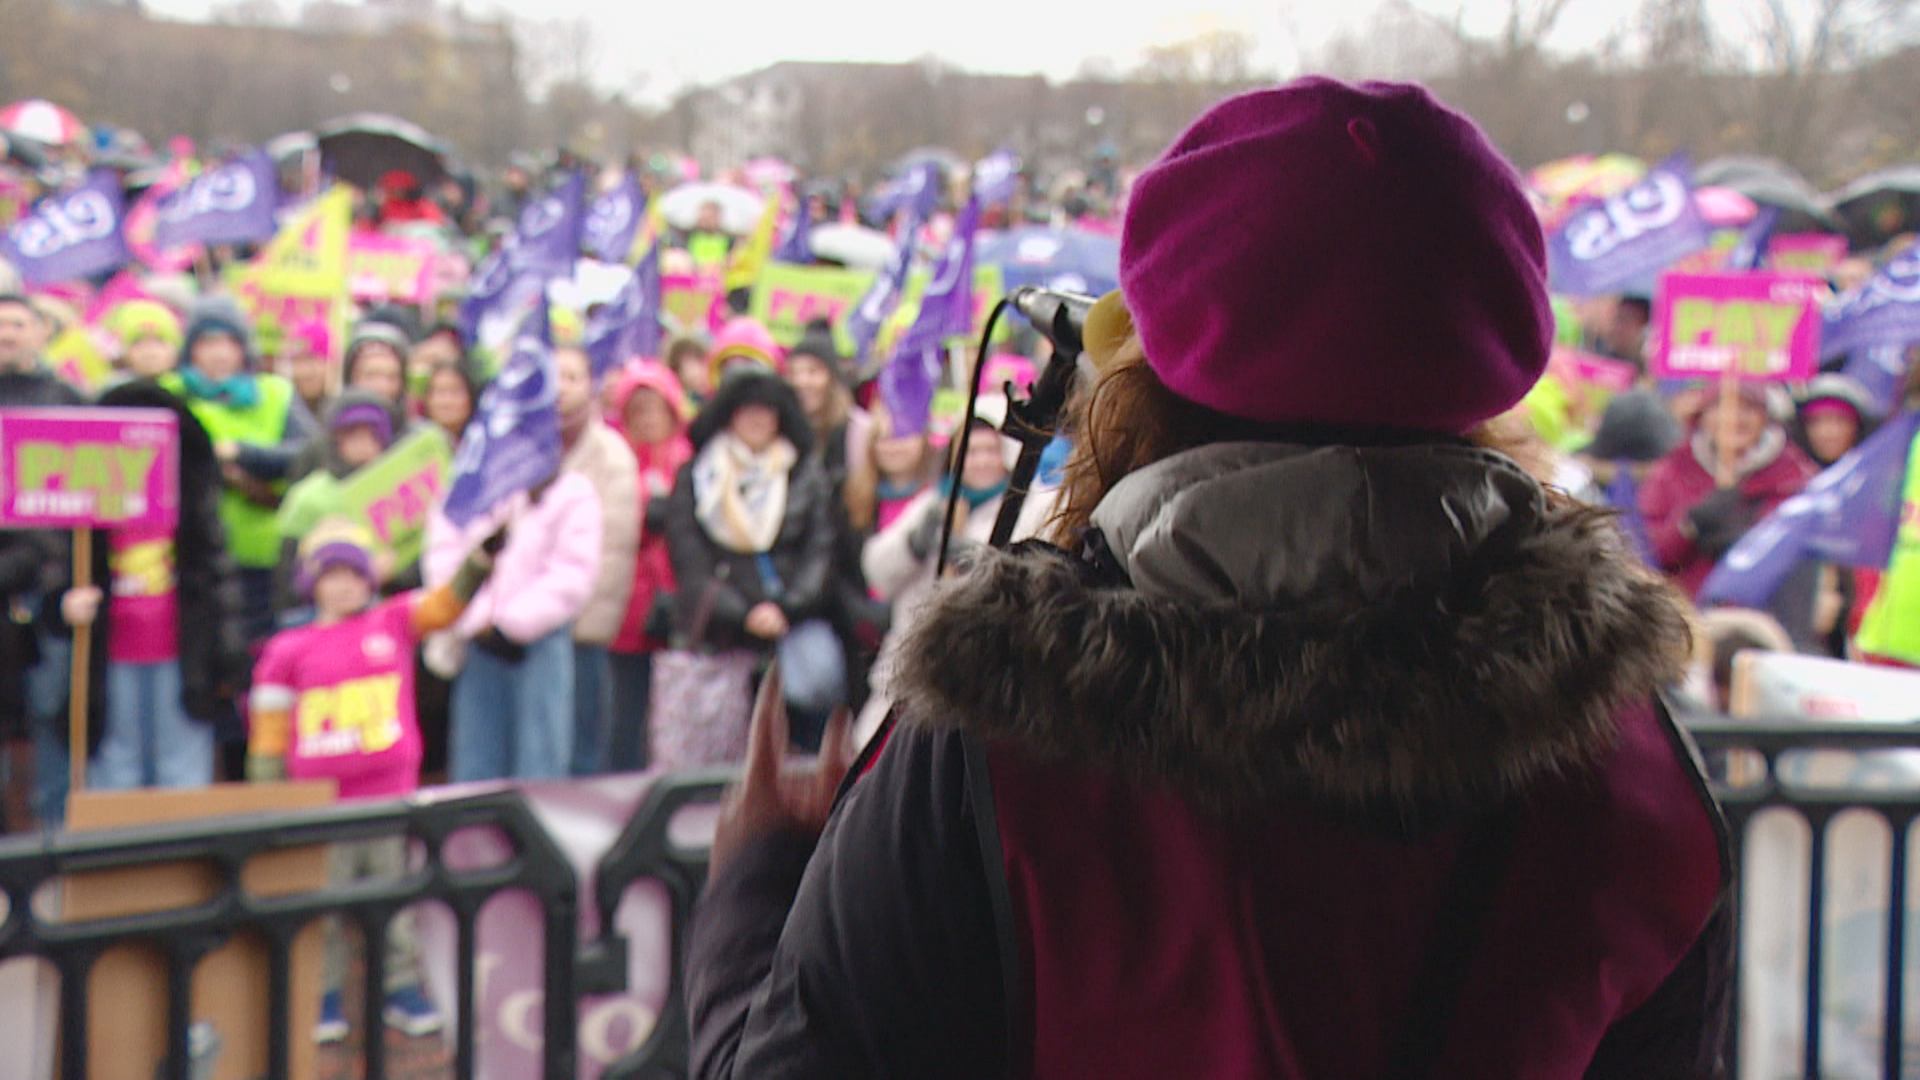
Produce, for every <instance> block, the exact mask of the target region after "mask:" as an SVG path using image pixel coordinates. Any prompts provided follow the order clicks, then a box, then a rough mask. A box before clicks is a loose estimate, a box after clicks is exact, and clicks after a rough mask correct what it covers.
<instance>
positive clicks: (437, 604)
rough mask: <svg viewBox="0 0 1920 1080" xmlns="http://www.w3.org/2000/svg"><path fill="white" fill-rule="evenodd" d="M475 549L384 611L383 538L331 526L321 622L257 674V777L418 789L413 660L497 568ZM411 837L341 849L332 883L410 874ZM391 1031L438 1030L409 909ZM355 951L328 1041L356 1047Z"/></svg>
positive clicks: (391, 954)
mask: <svg viewBox="0 0 1920 1080" xmlns="http://www.w3.org/2000/svg"><path fill="white" fill-rule="evenodd" d="M504 539H505V538H504V535H503V534H495V535H494V536H493V537H492V538H491V539H489V540H488V541H487V542H486V543H484V544H481V545H479V546H478V547H476V548H475V549H474V550H473V552H472V553H471V554H470V555H468V556H467V559H466V561H465V562H464V563H463V564H462V565H461V567H460V571H459V573H457V574H455V575H454V577H453V579H452V581H451V582H449V583H448V584H447V585H444V586H442V587H440V588H438V589H433V590H416V591H414V592H410V593H405V594H402V595H400V596H396V597H394V598H392V599H390V600H386V601H384V602H381V603H377V604H376V603H375V602H374V598H375V595H376V594H375V585H376V578H375V574H374V569H373V565H374V559H373V551H372V537H371V536H370V535H369V534H368V533H367V532H366V530H365V529H363V528H361V527H359V526H356V525H352V524H350V523H346V522H343V521H340V520H338V519H328V520H326V521H323V522H321V523H320V524H319V525H317V526H315V527H314V529H313V531H312V532H311V533H309V534H308V536H307V539H306V541H305V542H304V543H302V544H301V546H300V567H299V588H300V592H301V595H302V597H303V599H305V600H308V601H310V602H311V603H312V604H313V609H314V618H313V621H312V622H311V623H310V624H308V625H305V626H301V627H299V628H296V629H293V630H286V631H282V632H281V633H279V634H276V635H274V637H273V638H272V639H271V640H270V641H268V642H267V647H266V650H265V651H264V652H263V653H262V654H261V656H260V661H259V663H258V664H257V665H256V666H255V667H254V672H253V692H252V697H251V702H252V722H251V731H250V733H249V737H248V743H247V776H248V778H249V779H252V780H256V781H260V780H282V779H288V778H291V779H294V780H308V779H322V778H326V779H332V780H335V781H337V782H338V784H339V797H340V798H341V799H342V800H352V799H382V798H396V797H399V796H403V795H408V794H411V793H412V792H414V791H416V790H418V789H419V787H420V756H421V740H420V728H419V725H418V724H417V723H416V721H415V719H414V705H413V679H414V663H413V654H414V648H415V645H416V644H417V643H418V642H419V641H420V639H421V638H422V637H424V636H426V635H427V634H431V633H434V632H436V631H439V630H443V629H445V628H447V627H449V626H452V625H453V624H454V622H455V621H456V620H457V619H458V618H459V617H460V614H461V612H463V611H465V610H466V606H467V603H468V602H469V601H470V600H472V599H473V596H474V594H475V593H477V592H478V591H479V590H480V587H481V585H482V584H484V583H485V582H486V580H487V577H488V575H489V574H490V573H491V571H492V566H493V555H494V554H495V553H496V552H498V551H499V549H500V546H501V544H502V543H503V542H504ZM406 864H407V849H406V841H405V840H404V839H403V838H398V837H394V838H382V839H378V840H369V841H356V842H351V843H340V844H335V845H334V846H333V849H332V860H331V868H330V871H329V878H330V880H332V882H333V883H334V884H336V885H337V884H345V883H349V882H352V881H358V880H364V879H367V878H391V877H396V876H399V875H401V874H404V873H405V872H406ZM386 947H387V962H386V992H387V1008H386V1016H387V1022H388V1023H389V1024H391V1025H393V1026H394V1027H397V1028H399V1029H400V1030H402V1031H404V1032H405V1033H407V1034H408V1035H425V1034H430V1033H432V1032H434V1031H437V1030H439V1029H440V1026H441V1018H440V1014H439V1013H438V1011H436V1010H435V1008H434V1007H433V1005H432V1003H431V1002H429V1001H428V1000H427V998H426V995H425V994H424V993H422V992H421V989H420V971H419V963H418V959H417V956H416V952H415V947H414V940H413V926H412V922H411V920H410V919H409V918H408V917H407V913H406V912H401V913H399V914H398V915H395V916H394V918H393V919H392V920H391V921H389V922H388V924H387V946H386ZM345 949H346V946H345V942H344V940H343V939H342V937H341V935H340V934H339V933H337V932H336V933H335V934H334V935H333V936H332V938H331V939H330V941H329V945H328V950H327V996H326V999H325V1001H324V1003H323V1005H322V1010H321V1025H320V1037H321V1039H322V1041H329V1040H338V1039H342V1038H345V1036H346V1033H347V1025H346V1014H345V1012H344V1011H343V1009H342V1007H341V999H340V986H341V984H342V981H343V979H344V977H345V971H346V955H345Z"/></svg>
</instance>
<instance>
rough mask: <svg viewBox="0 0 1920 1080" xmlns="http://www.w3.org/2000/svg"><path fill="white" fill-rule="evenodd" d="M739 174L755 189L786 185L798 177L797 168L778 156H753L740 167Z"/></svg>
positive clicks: (762, 189) (763, 189)
mask: <svg viewBox="0 0 1920 1080" xmlns="http://www.w3.org/2000/svg"><path fill="white" fill-rule="evenodd" d="M740 175H741V176H742V177H744V178H746V181H747V183H749V184H752V185H753V186H754V187H755V188H756V189H758V190H761V191H765V190H766V189H768V188H774V187H786V186H787V185H789V184H791V183H793V182H794V181H795V180H798V179H799V178H800V173H799V170H797V169H795V168H794V167H793V166H791V165H789V164H787V163H786V162H784V161H781V160H780V159H779V158H770V157H763V158H754V159H753V160H752V161H749V162H747V163H746V164H745V165H743V166H741V168H740Z"/></svg>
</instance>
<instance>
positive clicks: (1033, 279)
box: [974, 225, 1120, 296]
mask: <svg viewBox="0 0 1920 1080" xmlns="http://www.w3.org/2000/svg"><path fill="white" fill-rule="evenodd" d="M974 259H975V261H976V262H978V263H980V264H982V265H991V266H998V267H999V268H1000V274H1001V277H1002V279H1003V280H1004V281H1005V282H1006V286H1007V289H1008V290H1009V291H1011V290H1013V289H1017V288H1019V287H1020V286H1022V285H1037V286H1039V287H1041V288H1043V289H1059V290H1062V291H1064V292H1078V293H1085V294H1087V295H1089V296H1103V295H1105V294H1107V293H1110V292H1112V291H1113V290H1115V289H1117V288H1119V287H1120V241H1119V240H1118V239H1116V238H1114V237H1111V236H1101V235H1099V234H1098V233H1090V232H1085V231H1083V230H1080V229H1054V228H1048V227H1046V226H1039V225H1033V226H1025V227H1022V228H1018V229H1011V230H1009V231H1007V232H998V233H983V234H982V235H981V237H980V244H979V248H978V249H977V251H976V253H975V255H974Z"/></svg>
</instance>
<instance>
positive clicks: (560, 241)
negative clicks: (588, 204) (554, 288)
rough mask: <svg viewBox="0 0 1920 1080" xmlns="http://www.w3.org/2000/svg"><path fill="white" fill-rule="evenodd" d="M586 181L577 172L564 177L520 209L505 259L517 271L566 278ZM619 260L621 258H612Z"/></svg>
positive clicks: (575, 250) (575, 254) (576, 249)
mask: <svg viewBox="0 0 1920 1080" xmlns="http://www.w3.org/2000/svg"><path fill="white" fill-rule="evenodd" d="M586 190H587V182H586V178H585V177H584V176H582V175H581V174H580V173H577V172H574V173H568V174H567V178H566V179H565V180H562V181H561V182H560V183H559V185H558V186H556V187H554V188H553V190H551V191H548V192H547V193H546V194H544V195H542V196H540V197H539V198H537V199H535V200H533V201H532V202H529V203H528V204H527V205H526V207H525V208H524V209H522V210H521V211H520V220H519V221H518V222H516V223H515V225H514V229H513V235H512V236H511V237H510V238H509V239H508V242H507V249H508V262H509V263H510V264H511V265H512V266H513V269H514V270H515V271H516V272H519V273H529V272H531V273H538V274H544V275H546V276H547V277H567V276H570V275H571V274H572V273H573V262H574V260H575V259H577V258H579V257H580V231H581V218H582V217H583V216H584V213H583V207H582V202H583V201H584V199H585V198H586ZM615 261H621V260H615Z"/></svg>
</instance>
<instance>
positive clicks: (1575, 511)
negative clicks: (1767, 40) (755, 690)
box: [689, 79, 1730, 1080]
mask: <svg viewBox="0 0 1920 1080" xmlns="http://www.w3.org/2000/svg"><path fill="white" fill-rule="evenodd" d="M1545 262H1546V259H1545V254H1544V245H1543V242H1542V238H1541V232H1540V226H1539V224H1538V222H1537V221H1536V219H1535V217H1534V215H1533V212H1532V210H1531V209H1530V208H1529V205H1528V201H1527V197H1526V195H1525V194H1524V192H1523V191H1522V190H1521V187H1520V183H1519V181H1518V180H1517V178H1516V177H1515V175H1514V173H1513V170H1512V168H1511V167H1510V166H1509V165H1508V164H1507V162H1506V161H1504V160H1503V159H1502V158H1501V157H1500V156H1499V155H1498V154H1497V153H1496V152H1495V151H1494V149H1493V148H1492V147H1491V146H1490V145H1489V143H1488V142H1487V140H1486V138H1485V136H1484V135H1483V134H1482V133H1481V132H1480V131H1479V130H1478V129H1477V128H1475V127H1474V126H1473V125H1472V123H1470V122H1469V121H1468V120H1466V119H1465V118H1463V117H1461V116H1459V115H1457V114H1455V113H1453V112H1451V111H1449V110H1448V109H1446V108H1445V107H1444V106H1442V105H1440V104H1439V103H1437V102H1436V101H1435V100H1434V99H1433V98H1432V97H1430V96H1429V95H1428V94H1427V93H1426V92H1425V91H1424V90H1422V89H1420V88H1418V87H1414V86H1405V85H1392V84H1381V83H1369V84H1365V85H1360V86H1349V85H1345V84H1342V83H1338V82H1333V81H1330V80H1325V79H1307V80H1302V81H1299V82H1295V83H1291V84H1289V85H1286V86H1283V87H1279V88H1275V89H1269V90H1262V91H1257V92H1253V93H1249V94H1245V95H1242V96H1239V97H1236V98H1233V99H1230V100H1228V101H1226V102H1223V103H1221V104H1220V105H1218V106H1217V107H1215V108H1214V109H1213V110H1211V111H1210V112H1208V113H1207V114H1206V115H1205V116H1203V117H1201V118H1200V120H1199V121H1198V122H1196V123H1195V124H1194V125H1193V126H1192V127H1191V128H1190V129H1188V131H1187V132H1186V133H1185V134H1184V135H1182V136H1181V137H1180V139H1179V140H1178V141H1177V142H1175V143H1174V145H1173V146H1172V148H1170V149H1169V150H1168V151H1167V153H1166V154H1165V155H1164V156H1163V157H1162V158H1161V159H1160V160H1159V161H1158V162H1157V163H1156V164H1155V165H1154V166H1153V167H1152V168H1150V169H1149V170H1148V171H1147V172H1146V173H1144V174H1143V175H1142V176H1141V177H1140V179H1139V181H1138V182H1137V184H1136V185H1135V187H1134V191H1133V196H1132V199H1131V201H1130V203H1129V206H1128V210H1127V218H1126V225H1125V234H1124V237H1123V241H1122V247H1121V267H1120V280H1121V293H1122V296H1123V298H1124V306H1122V305H1121V304H1120V303H1119V301H1117V300H1109V301H1103V302H1102V305H1101V306H1100V307H1099V308H1097V309H1096V311H1095V313H1094V316H1093V317H1092V318H1091V319H1090V324H1091V325H1090V326H1089V337H1090V338H1093V339H1096V340H1097V341H1100V342H1104V343H1105V344H1104V345H1100V346H1097V347H1096V349H1095V352H1096V353H1097V354H1099V355H1098V356H1097V357H1096V358H1097V359H1099V360H1101V361H1102V362H1101V365H1100V368H1101V374H1100V379H1099V382H1098V384H1097V385H1096V386H1095V387H1094V389H1093V392H1092V393H1091V394H1090V395H1088V396H1087V399H1086V402H1085V404H1084V405H1083V406H1081V412H1080V415H1079V416H1078V417H1077V418H1076V421H1077V424H1078V429H1077V430H1078V432H1079V439H1078V442H1077V443H1076V446H1075V450H1074V455H1075V456H1074V458H1073V459H1072V461H1071V463H1070V465H1069V467H1068V480H1067V488H1066V491H1065V494H1064V503H1063V509H1062V511H1061V515H1060V519H1059V521H1058V522H1057V523H1056V531H1055V536H1054V538H1055V540H1056V541H1057V543H1058V545H1059V546H1058V547H1047V546H1038V545H1030V546H1028V547H1026V548H1023V549H1019V550H1016V551H1014V552H1011V553H993V552H989V553H982V554H981V555H980V556H979V557H978V558H977V559H976V560H974V561H973V563H972V564H971V565H970V567H969V569H968V570H967V571H966V572H965V573H964V574H962V575H961V576H959V577H957V578H956V579H954V580H951V581H949V582H947V583H945V584H944V585H943V586H942V587H941V589H940V590H939V591H938V592H937V593H936V594H935V595H934V597H933V598H932V599H931V600H930V601H929V602H928V606H927V608H926V609H925V610H924V613H923V615H922V617H921V618H920V619H919V620H917V621H916V624H915V626H914V628H913V629H912V631H911V632H910V633H909V634H908V635H907V637H906V638H905V639H904V640H903V641H902V643H901V645H902V648H901V650H900V658H899V665H898V667H897V669H896V673H895V681H894V684H893V687H894V696H895V698H896V700H897V701H898V703H899V723H898V725H897V726H895V727H894V728H892V729H890V731H889V732H888V733H887V734H886V737H885V741H884V745H882V746H880V747H879V748H878V749H877V750H875V749H873V748H869V750H868V752H867V756H866V759H865V760H863V761H862V762H861V763H860V765H859V766H858V769H857V773H856V775H857V779H856V780H854V782H852V783H850V784H847V785H845V786H844V790H842V791H840V793H839V795H838V796H837V800H836V796H835V794H834V792H835V790H836V786H837V785H838V782H839V780H840V778H841V777H842V776H843V775H845V774H846V772H847V769H848V755H847V753H846V750H845V743H846V740H845V736H844V732H843V729H836V732H835V734H834V735H832V736H830V737H829V740H828V743H827V750H826V751H825V753H823V755H822V762H821V764H820V765H819V766H817V767H816V769H815V771H814V772H813V773H811V774H792V773H786V772H783V770H782V768H781V765H780V763H779V761H778V757H779V753H780V747H781V746H782V745H783V744H782V742H781V741H780V740H781V731H780V728H781V727H782V726H783V724H782V722H781V717H780V715H779V713H778V709H777V707H776V706H775V705H774V704H772V703H774V702H777V701H778V694H777V693H773V694H771V695H763V702H764V703H765V704H763V707H761V708H760V709H759V710H758V713H757V715H756V717H755V722H756V728H755V734H754V737H753V740H752V749H751V751H750V757H749V764H748V767H747V772H746V776H745V778H744V780H743V781H742V784H741V786H740V788H739V789H738V790H737V791H736V792H735V793H734V795H733V796H732V799H731V801H730V803H729V805H728V809H727V811H726V813H725V814H724V815H723V818H722V826H721V830H720V833H719V835H718V837H717V839H716V843H715V849H714V865H713V874H712V879H711V882H710V884H709V886H708V890H707V894H706V896H705V898H704V900H703V902H702V904H701V906H700V908H699V910H698V911H697V913H696V916H695V925H694V928H693V931H692V940H691V943H690V953H689V997H690V1004H691V1009H692V1025H693V1042H694V1075H695V1076H699V1077H740V1078H751V1080H769V1078H801V1077H809V1078H811V1077H821V1078H825V1077H834V1078H847V1077H898V1078H914V1080H925V1078H929V1077H1034V1078H1043V1080H1052V1078H1057V1077H1101V1078H1116V1077H1142V1078H1148V1077H1151V1078H1162V1077H1231V1078H1249V1080H1251V1078H1280V1080H1319V1078H1338V1080H1355V1078H1382V1080H1388V1078H1391V1080H1402V1078H1407V1077H1460V1078H1473V1080H1497V1078H1506V1077H1527V1078H1555V1077H1566V1078H1577V1077H1631V1078H1634V1080H1647V1078H1661V1077H1710V1076H1717V1075H1719V1074H1720V1071H1721V1068H1720V1065H1719V1060H1718V1059H1719V1048H1720V1045H1721V1040H1722V1025H1723V1023H1724V1010H1725V1002H1726V995H1727V992H1728V990H1729V987H1728V983H1727V979H1728V974H1727V972H1728V969H1729V958H1730V937H1729V930H1728V913H1727V905H1726V886H1727V880H1728V867H1727V859H1726V849H1725V839H1724V836H1723V835H1722V833H1721V831H1720V827H1719V825H1718V817H1717V815H1716V813H1715V811H1714V809H1713V807H1712V804H1711V802H1710V800H1709V798H1708V797H1707V795H1706V794H1705V789H1704V787H1703V785H1702V784H1701V781H1700V779H1699V776H1698V775H1697V773H1696V772H1695V770H1694V767H1693V765H1692V764H1691V759H1690V756H1689V755H1688V753H1687V752H1686V750H1685V748H1684V741H1683V738H1682V736H1681V735H1680V734H1679V733H1678V731H1677V730H1676V729H1675V727H1674V725H1673V723H1672V721H1671V720H1670V719H1669V718H1668V717H1667V716H1666V715H1665V713H1664V711H1663V710H1662V708H1661V706H1660V705H1659V703H1658V701H1657V698H1656V694H1657V692H1658V690H1659V688H1660V687H1662V686H1663V685H1665V684H1666V683H1667V682H1669V681H1671V680H1672V679H1673V678H1674V677H1675V676H1676V675H1677V674H1678V671H1679V667H1680V665H1681V664H1682V662H1683V660H1684V658H1685V653H1686V650H1687V645H1688V633H1687V628H1686V625H1687V624H1686V616H1685V608H1684V606H1683V604H1682V601H1681V600H1680V599H1678V598H1677V597H1676V595H1675V594H1673V593H1672V592H1671V591H1669V589H1668V588H1667V587H1666V586H1665V585H1663V584H1662V583H1660V582H1659V581H1657V580H1655V579H1653V578H1652V577H1651V576H1650V575H1649V574H1648V572H1646V571H1645V570H1643V569H1642V568H1641V567H1640V566H1639V565H1638V564H1637V563H1636V561H1635V559H1634V557H1633V555H1632V554H1631V552H1630V551H1629V550H1628V547H1627V545H1626V543H1625V542H1624V540H1623V539H1622V537H1621V536H1620V535H1619V533H1618V532H1617V530H1616V529H1615V528H1614V527H1613V525H1612V524H1611V522H1610V521H1609V520H1607V519H1606V518H1605V517H1604V516H1603V515H1601V514H1600V513H1598V512H1596V511H1593V510H1590V509H1587V508H1584V507H1581V506H1578V505H1576V504H1573V503H1571V502H1570V501H1569V500H1567V499H1566V498H1565V497H1563V496H1561V495H1559V494H1557V493H1554V492H1551V491H1547V490H1544V489H1543V488H1542V487H1541V486H1540V485H1539V484H1538V483H1536V482H1535V481H1534V480H1533V479H1531V478H1530V477H1529V476H1528V475H1527V474H1526V473H1525V472H1524V471H1522V470H1521V468H1520V467H1519V466H1517V465H1516V464H1515V463H1514V462H1513V461H1512V460H1511V459H1510V458H1508V457H1507V456H1505V455H1504V454H1502V453H1500V452H1499V451H1498V450H1496V449H1492V448H1490V440H1489V439H1487V438H1486V437H1484V436H1483V435H1482V434H1481V432H1482V428H1483V425H1484V424H1485V423H1486V422H1487V421H1489V420H1490V419H1492V418H1494V417H1496V416H1498V415H1499V414H1501V413H1503V412H1505V411H1506V410H1507V409H1509V408H1510V407H1512V406H1513V405H1514V404H1515V403H1516V402H1518V401H1519V400H1520V399H1521V397H1522V396H1523V395H1524V394H1525V393H1526V392H1527V390H1528V388H1529V387H1531V386H1532V384H1533V382H1534V381H1535V380H1536V379H1537V378H1538V377H1539V375H1540V374H1541V372H1542V370H1543V369H1544V367H1545V365H1546V361H1547V354H1548V347H1549V343H1550V339H1551V336H1552V315H1551V311H1550V309H1549V306H1548V302H1547V292H1546V283H1545Z"/></svg>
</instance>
